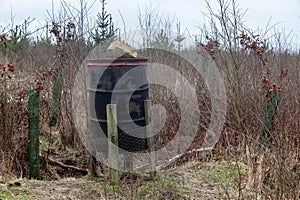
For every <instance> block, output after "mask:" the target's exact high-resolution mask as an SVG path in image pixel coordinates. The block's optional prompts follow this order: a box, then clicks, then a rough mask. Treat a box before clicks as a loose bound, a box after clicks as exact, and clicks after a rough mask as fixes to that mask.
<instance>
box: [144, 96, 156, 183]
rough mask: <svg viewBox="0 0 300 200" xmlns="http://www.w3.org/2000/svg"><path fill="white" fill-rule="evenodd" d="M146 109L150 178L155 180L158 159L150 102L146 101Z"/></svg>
mask: <svg viewBox="0 0 300 200" xmlns="http://www.w3.org/2000/svg"><path fill="white" fill-rule="evenodd" d="M144 107H145V120H146V126H147V128H146V134H147V144H148V153H149V160H150V178H151V179H154V177H155V175H156V158H155V148H154V137H155V136H154V135H153V136H152V135H151V133H152V130H151V126H150V120H151V119H150V100H145V101H144Z"/></svg>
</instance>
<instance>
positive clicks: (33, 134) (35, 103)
mask: <svg viewBox="0 0 300 200" xmlns="http://www.w3.org/2000/svg"><path fill="white" fill-rule="evenodd" d="M39 116H40V92H39V91H38V90H37V91H35V90H29V100H28V122H29V128H28V140H29V142H28V159H29V178H30V179H31V178H33V179H41V173H40V150H39V148H40V144H39Z"/></svg>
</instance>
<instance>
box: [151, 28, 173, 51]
mask: <svg viewBox="0 0 300 200" xmlns="http://www.w3.org/2000/svg"><path fill="white" fill-rule="evenodd" d="M152 46H153V47H154V48H160V49H164V50H169V49H170V50H175V44H174V41H172V40H171V39H170V38H169V36H168V34H167V33H166V32H165V31H164V30H163V29H162V30H161V31H160V32H159V33H158V34H157V35H156V37H155V38H154V42H153V44H152Z"/></svg>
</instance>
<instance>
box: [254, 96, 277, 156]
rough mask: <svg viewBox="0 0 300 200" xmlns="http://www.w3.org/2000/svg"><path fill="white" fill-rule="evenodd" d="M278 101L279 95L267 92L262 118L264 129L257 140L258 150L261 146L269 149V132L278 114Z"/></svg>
mask: <svg viewBox="0 0 300 200" xmlns="http://www.w3.org/2000/svg"><path fill="white" fill-rule="evenodd" d="M279 101H280V94H278V93H276V94H274V93H273V92H272V91H268V92H267V95H266V112H265V116H264V127H263V129H262V131H261V134H260V138H259V150H260V149H261V146H262V145H266V146H267V147H269V146H270V145H271V143H272V136H271V132H272V130H273V129H274V121H275V119H276V116H277V113H278V103H279Z"/></svg>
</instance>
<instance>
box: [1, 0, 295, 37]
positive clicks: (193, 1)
mask: <svg viewBox="0 0 300 200" xmlns="http://www.w3.org/2000/svg"><path fill="white" fill-rule="evenodd" d="M65 1H66V2H70V3H71V4H72V5H73V6H77V7H79V6H78V5H79V2H80V0H65ZM52 2H53V3H54V8H58V7H59V5H60V0H27V1H26V0H0V25H2V26H4V25H6V24H8V23H9V22H10V19H11V13H12V15H13V16H14V21H15V22H16V23H21V22H22V21H23V20H24V19H25V18H27V17H28V16H30V17H31V18H32V19H33V18H35V22H34V23H32V25H31V28H35V27H38V26H40V25H39V24H42V25H43V24H45V23H44V21H45V20H46V19H47V16H48V14H47V12H46V11H47V10H49V11H50V12H51V10H52V6H51V5H52ZM88 2H92V0H90V1H88ZM211 2H212V5H214V4H213V2H216V1H215V0H211ZM237 3H238V4H239V7H240V8H241V9H243V10H244V11H246V10H247V9H248V11H247V12H246V15H245V17H244V21H245V25H246V26H247V27H250V28H251V29H256V28H257V27H260V28H261V29H263V28H265V27H266V25H267V23H268V21H269V20H270V19H271V21H270V22H271V23H270V24H271V25H274V24H277V25H276V27H277V28H278V29H279V30H282V29H284V30H285V32H286V33H289V32H290V31H293V35H294V39H295V40H296V41H297V40H299V39H300V0H237ZM150 5H152V7H153V8H157V9H158V10H159V12H160V13H162V14H164V15H165V16H170V17H171V18H174V19H175V21H174V22H175V23H176V22H177V21H180V22H181V26H182V29H185V28H187V29H188V30H189V32H190V33H191V34H197V32H199V26H201V24H202V23H203V19H204V16H203V13H207V8H206V5H205V3H204V0H188V1H187V0H186V1H183V0H107V10H108V12H109V13H111V14H112V15H113V19H114V21H115V23H116V24H117V26H119V27H120V28H121V29H123V25H122V20H121V17H120V14H119V12H120V13H121V14H122V16H123V17H124V19H125V21H126V27H127V28H136V27H138V19H137V16H138V10H139V8H140V9H141V10H142V11H143V10H144V8H145V7H149V6H150ZM100 6H101V4H100V3H99V0H98V1H97V2H96V4H95V5H94V7H93V9H92V10H91V13H90V15H91V17H94V18H95V17H96V14H97V12H99V11H100Z"/></svg>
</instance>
